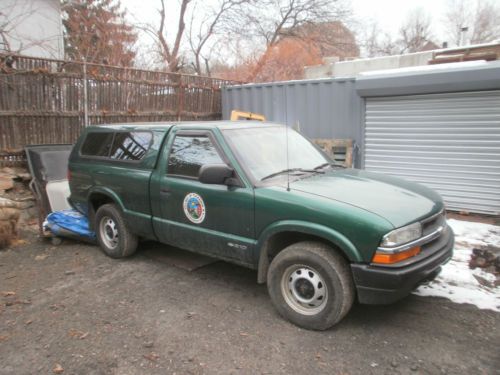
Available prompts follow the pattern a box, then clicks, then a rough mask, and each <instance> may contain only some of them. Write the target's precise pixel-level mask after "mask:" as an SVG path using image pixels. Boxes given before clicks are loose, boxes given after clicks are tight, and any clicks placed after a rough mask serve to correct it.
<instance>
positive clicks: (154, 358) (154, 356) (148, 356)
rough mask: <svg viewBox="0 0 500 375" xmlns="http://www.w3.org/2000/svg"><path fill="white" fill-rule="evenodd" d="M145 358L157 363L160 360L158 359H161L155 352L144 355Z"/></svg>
mask: <svg viewBox="0 0 500 375" xmlns="http://www.w3.org/2000/svg"><path fill="white" fill-rule="evenodd" d="M143 357H144V358H146V359H148V360H150V361H151V362H156V361H157V360H158V358H160V356H159V355H158V354H156V353H155V352H151V353H149V354H144V355H143Z"/></svg>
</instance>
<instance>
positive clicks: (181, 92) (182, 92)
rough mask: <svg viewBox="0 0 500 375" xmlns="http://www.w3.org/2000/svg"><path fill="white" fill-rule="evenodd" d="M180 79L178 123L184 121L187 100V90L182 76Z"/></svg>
mask: <svg viewBox="0 0 500 375" xmlns="http://www.w3.org/2000/svg"><path fill="white" fill-rule="evenodd" d="M178 77H179V101H178V104H177V121H182V120H183V118H182V113H183V112H184V100H185V90H184V82H183V80H182V76H181V75H178Z"/></svg>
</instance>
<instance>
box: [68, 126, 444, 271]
mask: <svg viewBox="0 0 500 375" xmlns="http://www.w3.org/2000/svg"><path fill="white" fill-rule="evenodd" d="M259 125H262V124H261V123H251V122H250V123H249V122H243V123H240V122H236V123H234V122H233V123H228V122H213V123H211V122H203V123H192V124H186V123H180V124H138V125H137V124H126V125H114V126H106V127H91V128H88V129H86V131H85V132H84V134H83V135H82V136H81V137H80V139H79V141H78V142H77V143H76V145H75V147H74V149H73V152H72V154H71V157H70V163H69V168H70V171H71V175H72V179H71V181H70V187H71V198H70V199H71V202H72V203H73V204H74V206H75V207H77V208H78V209H79V210H80V211H82V212H85V213H87V212H89V203H90V202H91V200H92V198H93V197H95V196H96V195H95V194H100V196H103V195H105V196H107V197H109V199H111V200H113V201H114V202H115V203H116V204H118V205H119V206H120V207H121V209H122V210H123V212H124V213H125V216H126V219H127V222H128V224H129V227H130V230H131V231H133V232H134V233H136V234H138V235H140V236H142V237H145V238H149V239H156V240H159V241H161V242H163V243H167V244H170V245H174V246H178V247H181V248H184V249H187V250H191V251H195V252H199V253H204V254H208V255H212V256H216V257H220V258H222V259H226V260H229V261H232V262H235V263H239V264H243V265H245V266H248V267H252V268H257V267H258V264H259V257H260V253H261V249H262V248H263V247H264V245H265V244H266V241H267V240H268V239H269V238H271V237H272V236H273V235H275V234H277V233H282V232H300V233H305V234H310V235H315V236H318V237H320V238H323V239H324V240H326V241H329V242H330V243H332V244H334V245H335V246H337V247H338V248H340V249H341V250H342V251H343V252H344V254H345V255H346V257H347V258H348V259H350V260H351V261H352V262H357V263H359V262H362V263H365V262H369V261H370V260H371V258H372V256H373V253H374V251H375V249H376V248H377V246H378V244H379V243H380V240H381V238H382V236H383V235H384V234H386V233H387V232H389V231H391V230H392V229H394V228H397V227H401V226H404V225H407V224H409V223H411V222H415V221H417V220H419V219H421V218H423V217H426V216H429V215H431V214H433V213H435V212H438V211H440V210H441V209H442V208H443V203H442V200H441V198H440V197H439V195H438V194H437V193H435V192H434V191H432V190H430V189H428V188H425V187H423V186H421V185H418V184H414V183H410V182H407V181H404V180H401V179H397V178H393V177H389V176H384V175H379V174H375V173H369V172H366V171H360V170H352V169H348V170H342V169H337V170H331V171H328V172H327V173H325V174H317V175H313V176H308V177H305V178H302V179H294V180H292V181H291V183H290V190H288V189H287V187H286V184H285V182H284V180H279V181H280V183H277V184H276V183H275V184H274V185H273V184H269V185H265V186H260V187H255V186H252V184H251V182H250V179H249V178H248V176H246V174H245V172H244V166H241V165H239V163H238V161H237V160H236V158H235V156H234V154H233V152H232V151H231V149H230V147H229V146H228V145H227V143H226V142H225V140H224V137H223V135H222V133H221V129H225V128H228V127H233V126H241V127H243V126H259ZM110 129H114V130H117V131H118V130H136V129H140V130H145V129H146V130H150V131H152V132H153V134H154V137H153V139H154V141H153V145H152V147H151V148H150V150H149V151H148V153H147V154H146V156H145V158H144V159H143V160H142V161H140V162H139V163H131V162H111V161H109V160H104V159H97V158H93V159H92V158H83V157H81V156H80V155H79V152H78V150H79V148H80V145H81V142H82V140H83V139H84V138H85V134H86V133H88V132H91V131H92V132H93V131H109V130H110ZM185 130H189V131H206V132H209V133H210V134H211V136H212V139H213V140H215V142H216V143H217V144H218V147H219V149H220V151H221V153H222V154H223V158H224V159H225V161H226V162H227V163H228V164H229V165H230V166H232V167H233V168H234V169H235V170H236V172H237V174H238V177H239V179H240V182H241V185H242V186H241V187H227V186H222V185H205V184H202V183H200V182H199V181H197V180H195V179H186V178H179V177H173V176H169V175H168V174H167V172H168V171H167V159H168V152H169V148H170V146H171V143H172V141H173V137H174V135H175V133H177V132H179V131H185ZM189 193H196V194H198V195H200V196H201V197H202V198H203V200H204V202H205V207H206V218H205V220H204V221H203V222H202V223H200V224H194V223H192V222H190V221H189V220H188V218H187V217H186V215H185V214H184V211H183V201H184V197H185V196H186V195H187V194H189Z"/></svg>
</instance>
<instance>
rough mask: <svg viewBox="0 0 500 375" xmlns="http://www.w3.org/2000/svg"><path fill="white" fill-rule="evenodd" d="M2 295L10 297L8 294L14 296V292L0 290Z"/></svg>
mask: <svg viewBox="0 0 500 375" xmlns="http://www.w3.org/2000/svg"><path fill="white" fill-rule="evenodd" d="M2 294H3V296H4V297H10V296H15V295H16V292H12V291H8V292H2Z"/></svg>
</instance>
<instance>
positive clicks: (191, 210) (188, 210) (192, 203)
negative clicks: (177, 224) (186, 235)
mask: <svg viewBox="0 0 500 375" xmlns="http://www.w3.org/2000/svg"><path fill="white" fill-rule="evenodd" d="M182 206H183V208H184V214H185V215H186V217H187V218H188V219H189V220H190V221H192V222H193V223H195V224H200V223H201V222H202V221H203V220H205V213H206V210H205V203H204V202H203V199H201V197H200V196H199V195H198V194H195V193H189V194H188V195H186V197H185V198H184V203H183V205H182Z"/></svg>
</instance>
